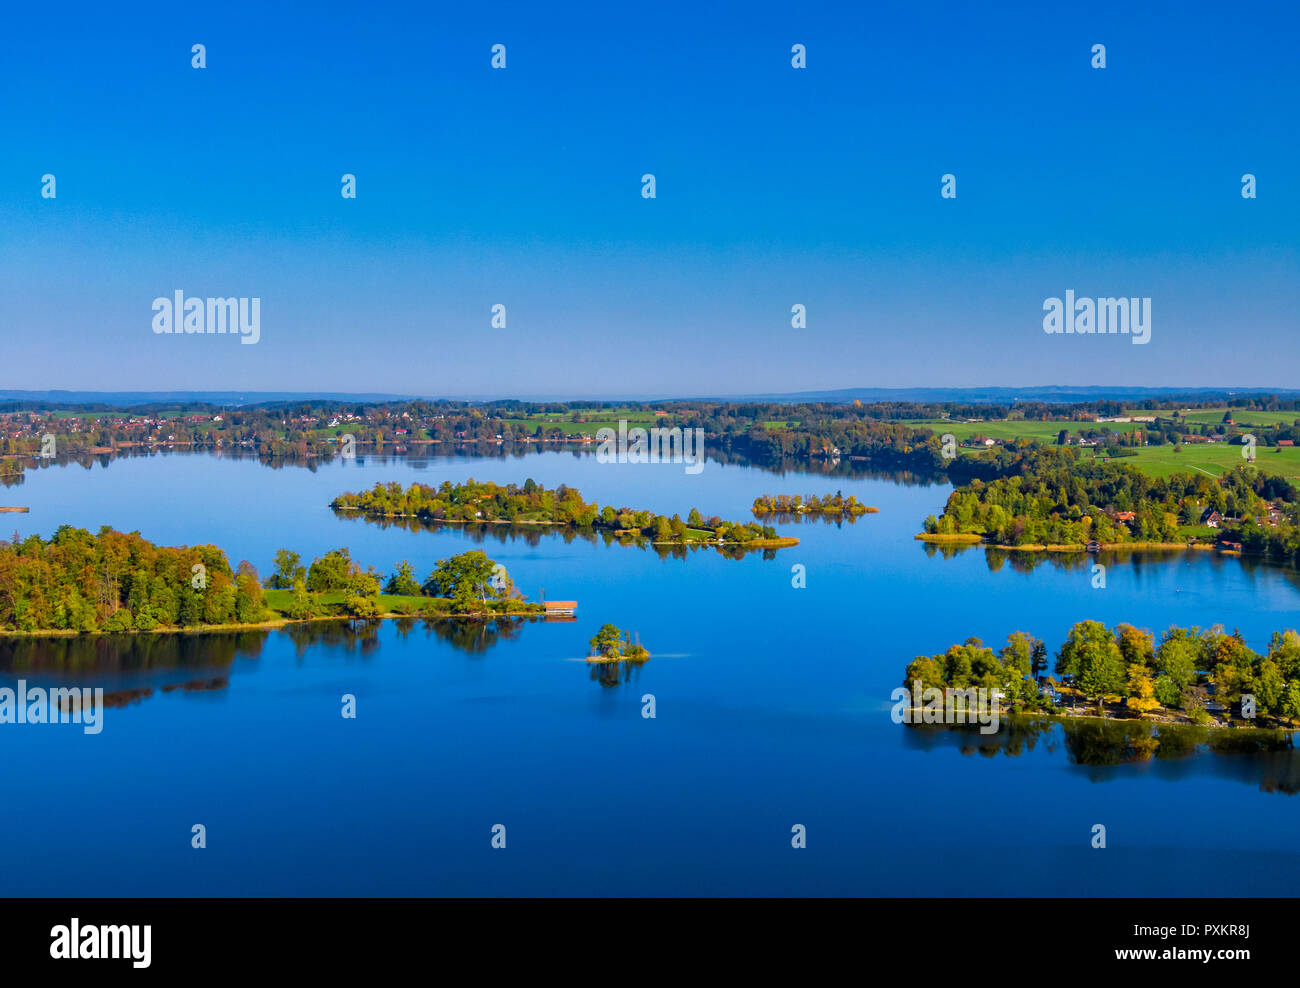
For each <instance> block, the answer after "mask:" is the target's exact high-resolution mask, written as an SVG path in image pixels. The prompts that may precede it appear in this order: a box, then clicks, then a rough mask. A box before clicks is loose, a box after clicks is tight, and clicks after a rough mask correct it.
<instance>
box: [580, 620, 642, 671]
mask: <svg viewBox="0 0 1300 988" xmlns="http://www.w3.org/2000/svg"><path fill="white" fill-rule="evenodd" d="M588 644H589V645H590V646H591V655H589V656H587V661H588V662H645V661H646V660H647V659H649V658H650V653H649V652H648V651H647V650H646V649H645V647H644V646H643V645H642V644H641V642H640V641H635V642H634V641H633V640H632V636H631V635H630V634H629V633H627V632H625V631H623V630H621V629H620V628H619V627H617V626H616V625H613V624H602V625H601V626H600V630H599V631H597V632H596V634H595V635H594V636H593V637H592V639H591V641H590V642H589V643H588Z"/></svg>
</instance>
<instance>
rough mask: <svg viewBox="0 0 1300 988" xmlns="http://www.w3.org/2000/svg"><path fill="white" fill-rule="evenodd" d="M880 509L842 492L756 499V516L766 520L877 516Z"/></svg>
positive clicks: (780, 495) (768, 495)
mask: <svg viewBox="0 0 1300 988" xmlns="http://www.w3.org/2000/svg"><path fill="white" fill-rule="evenodd" d="M879 510H880V509H879V508H873V507H870V506H868V505H865V504H861V503H860V502H859V501H858V499H857V498H856V497H855V496H854V495H852V494H850V495H849V496H848V497H845V496H844V495H843V494H842V493H841V492H840V491H836V492H835V493H834V494H825V495H822V496H818V495H816V494H806V495H805V494H793V495H791V494H762V495H760V496H758V497H756V498H754V508H753V511H754V515H755V516H756V517H758V518H764V517H766V516H768V515H776V516H778V517H782V518H789V517H798V516H799V515H823V516H827V517H837V518H838V517H843V518H855V517H857V516H858V515H867V514H875V513H877V512H878V511H879Z"/></svg>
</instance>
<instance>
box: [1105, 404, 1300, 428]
mask: <svg viewBox="0 0 1300 988" xmlns="http://www.w3.org/2000/svg"><path fill="white" fill-rule="evenodd" d="M1227 411H1229V409H1227V408H1198V409H1194V410H1193V411H1191V412H1188V413H1187V414H1186V415H1184V416H1182V418H1183V419H1184V420H1185V421H1187V422H1196V423H1198V424H1199V423H1204V424H1205V425H1218V424H1219V423H1220V422H1222V421H1223V415H1224V413H1225V412H1227ZM1231 411H1232V419H1233V421H1234V422H1236V423H1237V425H1239V426H1242V425H1258V426H1270V425H1291V424H1293V423H1294V422H1295V421H1296V420H1297V419H1300V412H1252V411H1247V410H1246V409H1244V408H1234V409H1231ZM1124 414H1125V415H1159V416H1160V417H1161V418H1169V417H1171V415H1172V414H1173V409H1166V410H1163V411H1154V412H1150V411H1143V410H1141V409H1137V410H1133V411H1126V412H1125V413H1124Z"/></svg>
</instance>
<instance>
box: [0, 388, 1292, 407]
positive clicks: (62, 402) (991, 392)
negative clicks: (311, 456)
mask: <svg viewBox="0 0 1300 988" xmlns="http://www.w3.org/2000/svg"><path fill="white" fill-rule="evenodd" d="M1260 394H1265V395H1278V396H1279V397H1294V396H1300V389H1294V388H1141V387H1118V386H1107V385H1092V386H1087V387H1078V386H1071V387H1065V386H1060V385H1039V386H1033V387H1024V388H1002V387H998V388H839V389H836V390H831V391H793V392H768V393H754V394H720V395H707V394H697V395H679V396H675V397H674V396H668V395H613V394H611V395H590V394H588V395H580V394H568V395H564V394H548V395H500V396H488V395H398V394H384V393H381V392H361V393H357V394H350V393H347V392H341V391H18V390H0V401H20V402H32V403H35V404H39V405H41V406H46V407H48V406H66V405H98V406H101V407H110V408H122V407H129V406H132V405H160V404H161V405H165V404H206V405H214V406H222V407H232V406H248V405H267V404H275V403H282V402H298V401H338V402H350V401H352V402H383V401H412V400H419V399H433V400H436V399H439V398H442V399H448V400H456V401H472V402H489V401H508V400H512V399H513V400H519V401H548V402H566V401H567V402H578V401H634V402H643V403H646V404H653V403H655V402H667V401H722V402H747V401H762V402H781V403H786V404H794V403H798V402H829V403H834V404H839V403H847V402H851V401H863V402H885V401H910V402H945V401H952V402H968V403H971V404H1003V405H1009V404H1011V403H1012V402H1014V401H1043V402H1052V403H1058V404H1070V403H1074V402H1085V401H1144V400H1147V399H1153V400H1157V401H1164V402H1176V401H1182V400H1186V401H1197V402H1205V401H1215V400H1223V401H1226V400H1227V399H1229V398H1233V397H1241V396H1244V395H1260Z"/></svg>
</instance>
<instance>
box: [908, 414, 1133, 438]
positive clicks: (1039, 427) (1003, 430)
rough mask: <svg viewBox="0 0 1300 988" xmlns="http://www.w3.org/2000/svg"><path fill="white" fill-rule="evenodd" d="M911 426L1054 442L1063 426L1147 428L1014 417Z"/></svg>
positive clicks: (965, 434) (961, 434)
mask: <svg viewBox="0 0 1300 988" xmlns="http://www.w3.org/2000/svg"><path fill="white" fill-rule="evenodd" d="M907 424H908V425H919V426H924V427H926V428H927V429H933V430H934V434H935V435H936V436H941V435H943V434H944V433H945V432H951V433H952V434H953V435H954V436H956V437H957V441H958V442H960V441H961V440H963V439H969V438H971V437H972V436H986V437H988V438H989V439H1038V440H1043V441H1048V442H1050V441H1052V440H1054V439H1056V434H1057V433H1058V432H1060V431H1061V430H1062V429H1067V430H1069V431H1070V432H1071V433H1077V432H1078V431H1079V430H1080V429H1109V430H1110V431H1111V432H1132V431H1133V430H1134V429H1140V428H1142V427H1143V423H1141V422H1055V421H1053V422H1038V421H1034V420H1030V419H1010V420H1005V419H1004V420H998V421H993V422H953V421H949V420H947V419H925V420H914V421H909V422H908V423H907Z"/></svg>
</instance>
